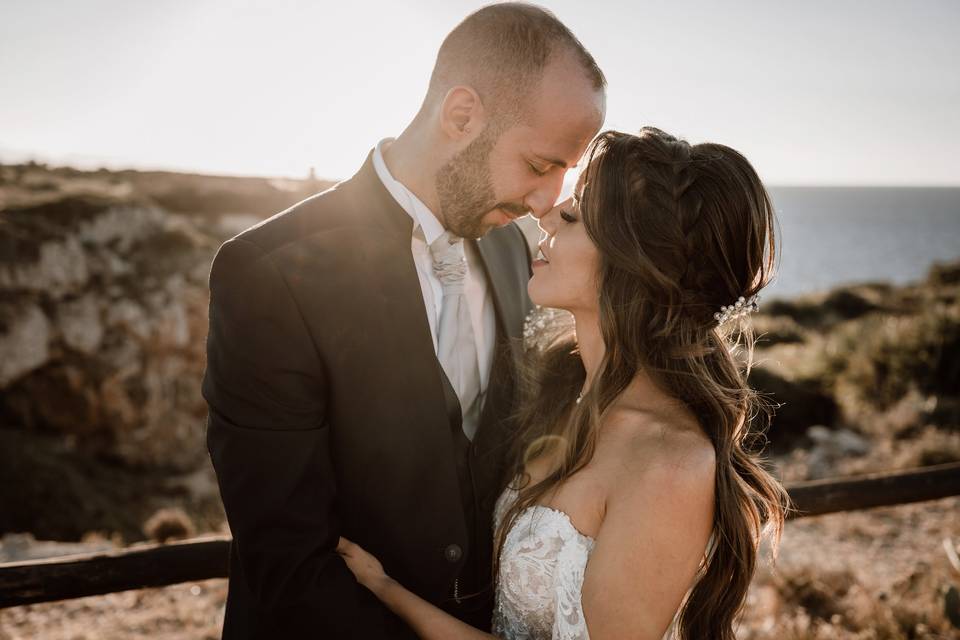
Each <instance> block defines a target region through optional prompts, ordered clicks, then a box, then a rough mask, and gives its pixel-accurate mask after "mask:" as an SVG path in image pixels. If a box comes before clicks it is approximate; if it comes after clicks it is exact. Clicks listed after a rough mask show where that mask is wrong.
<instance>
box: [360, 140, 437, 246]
mask: <svg viewBox="0 0 960 640" xmlns="http://www.w3.org/2000/svg"><path fill="white" fill-rule="evenodd" d="M393 140H394V139H393V138H384V139H383V140H381V141H380V142H378V143H377V146H376V148H375V149H374V150H373V168H374V169H375V170H376V172H377V176H379V178H380V181H381V182H383V186H385V187H386V188H387V191H389V192H390V195H391V196H393V199H394V200H396V201H397V204H399V205H400V206H401V207H402V208H403V210H404V211H406V212H407V214H408V215H409V216H410V217H411V218H413V231H414V233H416V232H417V229H418V228H419V229H420V231H421V233H423V238H424V240H425V241H426V243H427V244H432V243H433V241H434V240H436V239H437V238H439V237H440V236H441V235H443V233H444V231H445V230H444V228H443V225H442V224H440V221H439V220H438V219H437V216H436V215H435V214H434V213H433V211H431V210H430V208H429V207H428V206H427V205H425V204H423V201H422V200H420V198H418V197H417V196H416V195H415V194H414V193H413V192H412V191H410V189H408V188H407V187H406V186H404V184H403V183H401V182H400V181H398V180H396V179H395V178H394V177H393V175H391V174H390V170H389V169H388V168H387V163H386V162H385V161H384V159H383V150H384V149H385V148H386V145H388V144H390V143H391V142H393Z"/></svg>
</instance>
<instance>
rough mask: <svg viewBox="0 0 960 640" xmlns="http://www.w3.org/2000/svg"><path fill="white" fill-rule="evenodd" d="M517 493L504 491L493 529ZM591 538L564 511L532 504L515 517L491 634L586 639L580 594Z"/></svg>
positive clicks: (510, 638) (531, 639) (523, 639)
mask: <svg viewBox="0 0 960 640" xmlns="http://www.w3.org/2000/svg"><path fill="white" fill-rule="evenodd" d="M516 496H517V492H516V491H515V490H514V489H512V488H509V487H508V488H507V489H506V490H505V491H504V492H503V494H502V495H501V496H500V499H499V500H497V506H496V509H495V512H494V518H495V522H496V525H497V526H499V524H500V521H501V520H502V518H503V516H504V515H505V513H506V510H507V508H508V507H509V505H510V503H511V502H512V501H513V500H515V499H516ZM593 544H594V541H593V538H591V537H590V536H586V535H583V534H582V533H580V532H579V531H577V529H576V528H575V527H574V526H573V523H571V522H570V518H569V517H568V516H567V515H566V514H565V513H563V512H562V511H557V510H556V509H551V508H550V507H546V506H542V505H534V506H533V507H531V508H529V509H527V510H526V511H524V512H523V513H521V514H520V516H518V517H517V519H516V521H515V522H514V524H513V526H512V527H511V528H510V531H509V532H508V533H507V537H506V540H504V544H503V553H502V554H501V557H500V578H499V580H498V582H497V595H496V605H495V609H494V614H493V633H494V634H495V635H496V636H498V637H500V638H504V639H506V640H541V639H550V640H589V637H590V636H589V635H588V634H587V625H586V622H585V621H584V619H583V608H582V605H581V603H580V593H581V589H582V587H583V573H584V569H585V568H586V566H587V559H588V558H589V556H590V552H591V551H592V550H593Z"/></svg>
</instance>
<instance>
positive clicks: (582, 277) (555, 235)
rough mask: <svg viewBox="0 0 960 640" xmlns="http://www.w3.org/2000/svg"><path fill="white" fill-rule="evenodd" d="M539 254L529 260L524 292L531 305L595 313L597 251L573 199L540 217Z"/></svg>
mask: <svg viewBox="0 0 960 640" xmlns="http://www.w3.org/2000/svg"><path fill="white" fill-rule="evenodd" d="M540 229H541V230H542V231H543V233H542V234H541V238H540V255H539V256H538V259H537V260H535V261H534V262H533V277H532V278H530V282H529V283H528V284H527V291H528V292H529V294H530V299H531V300H532V301H533V302H534V304H538V305H540V306H542V307H553V308H555V309H566V310H567V311H570V312H573V313H576V312H583V311H587V312H595V311H596V310H597V308H598V306H599V301H598V291H599V287H598V274H599V264H600V261H599V253H598V252H597V248H596V246H595V245H594V244H593V242H592V241H591V240H590V236H588V235H587V230H586V229H585V228H584V226H583V221H582V220H581V217H580V207H579V206H578V203H577V200H576V199H575V198H568V199H567V200H564V201H563V202H561V203H559V204H558V205H556V206H555V207H554V208H553V209H551V210H550V211H549V212H548V213H547V215H545V216H543V217H542V218H540Z"/></svg>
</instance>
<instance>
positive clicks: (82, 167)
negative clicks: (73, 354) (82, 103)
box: [0, 148, 960, 189]
mask: <svg viewBox="0 0 960 640" xmlns="http://www.w3.org/2000/svg"><path fill="white" fill-rule="evenodd" d="M8 154H9V155H12V156H14V158H13V161H11V162H8V161H6V160H5V158H4V156H7V155H8ZM18 156H19V157H18ZM80 157H81V158H82V155H81V156H80ZM30 163H34V164H40V165H44V166H46V167H47V168H49V169H73V170H75V171H83V172H89V173H94V172H97V171H102V170H106V171H109V172H112V173H120V172H123V171H135V172H140V173H177V174H181V175H193V176H203V177H208V178H261V179H265V180H309V179H310V178H309V169H310V167H308V169H307V171H306V172H304V173H306V174H308V175H299V176H293V175H278V174H267V173H254V172H242V171H241V172H222V173H217V172H214V171H209V170H200V169H190V168H188V167H185V166H179V167H174V166H171V165H164V164H162V163H160V164H151V163H149V162H144V163H136V162H121V161H113V160H105V159H99V158H94V157H90V158H87V159H78V160H76V161H73V162H70V161H67V162H65V161H63V160H57V159H54V158H53V157H52V156H47V157H44V156H43V155H41V154H35V153H21V152H17V151H14V150H12V149H3V148H0V167H2V166H23V165H29V164H30ZM347 178H349V176H345V177H341V178H331V177H326V176H320V175H318V176H316V177H315V178H314V179H315V180H317V181H318V182H332V183H337V182H340V181H342V180H346V179H347ZM764 184H765V185H766V186H767V187H768V188H771V189H780V188H792V189H802V188H818V189H827V188H838V189H858V188H859V189H886V188H888V189H960V181H958V182H953V183H944V182H926V183H925V182H910V183H907V182H899V183H879V182H804V181H779V182H774V181H770V182H767V181H764Z"/></svg>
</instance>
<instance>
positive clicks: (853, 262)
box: [766, 187, 960, 298]
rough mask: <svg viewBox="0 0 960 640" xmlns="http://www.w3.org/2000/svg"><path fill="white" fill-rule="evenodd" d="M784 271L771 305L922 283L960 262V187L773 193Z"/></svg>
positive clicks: (773, 190)
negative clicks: (850, 288) (870, 285)
mask: <svg viewBox="0 0 960 640" xmlns="http://www.w3.org/2000/svg"><path fill="white" fill-rule="evenodd" d="M769 191H770V195H771V198H772V199H773V204H774V209H775V211H776V214H777V219H778V222H779V238H778V242H779V245H780V267H779V270H778V273H777V276H776V279H775V280H774V282H773V283H772V284H771V285H770V286H769V287H768V288H767V295H766V297H768V298H790V297H795V296H798V295H802V294H807V293H812V292H817V291H824V290H827V289H830V288H832V287H835V286H837V285H842V284H850V283H858V282H890V283H894V284H903V283H907V282H911V281H915V280H919V279H922V278H924V277H925V276H926V274H927V272H928V270H929V269H930V266H931V265H932V264H933V263H934V262H946V261H953V260H958V259H960V187H958V188H955V187H771V188H770V190H769Z"/></svg>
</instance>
